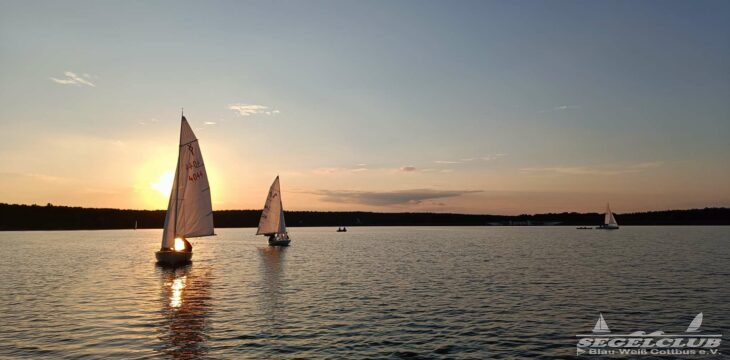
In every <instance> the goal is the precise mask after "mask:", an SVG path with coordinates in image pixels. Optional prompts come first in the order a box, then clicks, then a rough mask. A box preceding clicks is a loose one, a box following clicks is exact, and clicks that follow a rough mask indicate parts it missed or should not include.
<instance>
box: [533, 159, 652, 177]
mask: <svg viewBox="0 0 730 360" xmlns="http://www.w3.org/2000/svg"><path fill="white" fill-rule="evenodd" d="M662 164H663V163H662V162H661V161H652V162H643V163H638V164H631V165H625V166H593V167H591V166H554V167H530V168H522V169H520V171H521V172H523V173H546V174H550V173H552V174H562V175H621V174H631V173H638V172H642V171H644V170H647V169H654V168H658V167H660V166H662Z"/></svg>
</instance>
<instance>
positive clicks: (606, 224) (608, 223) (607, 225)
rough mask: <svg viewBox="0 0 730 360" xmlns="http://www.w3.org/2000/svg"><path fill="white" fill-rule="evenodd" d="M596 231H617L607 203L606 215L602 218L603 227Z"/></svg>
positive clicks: (616, 224)
mask: <svg viewBox="0 0 730 360" xmlns="http://www.w3.org/2000/svg"><path fill="white" fill-rule="evenodd" d="M597 229H604V230H617V229H618V223H617V222H616V218H615V217H614V216H613V213H612V212H611V208H610V207H609V206H608V203H606V215H605V216H604V218H603V225H601V226H599V227H597Z"/></svg>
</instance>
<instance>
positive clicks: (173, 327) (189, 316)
mask: <svg viewBox="0 0 730 360" xmlns="http://www.w3.org/2000/svg"><path fill="white" fill-rule="evenodd" d="M158 271H159V272H160V284H161V286H162V289H161V290H162V291H161V293H160V295H161V298H160V301H161V302H162V308H161V313H162V322H161V323H160V326H159V330H158V332H159V339H160V341H161V342H162V344H163V345H162V347H161V348H160V349H158V351H160V352H162V353H164V354H167V355H171V356H172V357H173V358H174V359H192V358H198V357H200V356H205V354H206V353H207V352H208V350H209V349H208V345H207V341H208V335H207V331H208V324H207V320H208V317H209V316H210V305H209V304H208V300H209V299H210V284H211V282H210V276H209V272H208V271H207V270H202V269H195V270H194V269H193V268H192V265H188V266H184V267H179V268H176V269H169V268H159V267H158Z"/></svg>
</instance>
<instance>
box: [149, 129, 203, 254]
mask: <svg viewBox="0 0 730 360" xmlns="http://www.w3.org/2000/svg"><path fill="white" fill-rule="evenodd" d="M209 235H215V234H214V228H213V207H212V205H211V201H210V186H209V185H208V175H207V172H206V170H205V163H204V162H203V155H202V154H201V153H200V146H199V145H198V139H197V138H196V137H195V134H194V133H193V130H192V129H191V128H190V125H189V124H188V121H187V119H185V116H183V117H182V120H181V124H180V145H179V150H178V158H177V169H176V170H175V178H174V180H173V183H172V191H171V192H170V201H169V203H168V205H167V215H165V225H164V227H163V231H162V245H161V246H160V251H157V252H155V257H156V258H157V262H158V263H159V264H161V265H168V266H176V265H182V264H187V263H189V262H190V260H191V259H192V258H193V245H192V244H190V242H189V241H188V240H187V239H189V238H193V237H200V236H209Z"/></svg>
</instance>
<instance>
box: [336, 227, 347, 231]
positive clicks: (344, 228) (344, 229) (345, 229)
mask: <svg viewBox="0 0 730 360" xmlns="http://www.w3.org/2000/svg"><path fill="white" fill-rule="evenodd" d="M337 232H347V228H346V227H344V226H343V227H341V228H340V227H338V228H337Z"/></svg>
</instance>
